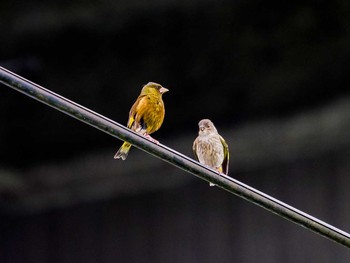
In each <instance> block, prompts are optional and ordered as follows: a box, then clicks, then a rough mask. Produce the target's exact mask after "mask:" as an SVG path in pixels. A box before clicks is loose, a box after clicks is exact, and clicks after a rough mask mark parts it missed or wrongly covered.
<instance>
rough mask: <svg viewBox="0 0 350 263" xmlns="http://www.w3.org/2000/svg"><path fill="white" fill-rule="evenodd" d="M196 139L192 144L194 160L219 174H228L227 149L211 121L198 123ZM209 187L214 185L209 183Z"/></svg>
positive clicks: (205, 120)
mask: <svg viewBox="0 0 350 263" xmlns="http://www.w3.org/2000/svg"><path fill="white" fill-rule="evenodd" d="M198 126H199V132H198V137H197V138H196V139H195V141H194V142H193V147H192V149H193V152H194V155H195V157H196V159H197V160H198V161H199V162H200V163H201V164H205V165H207V166H209V167H211V168H214V169H215V170H217V171H218V172H219V173H224V174H228V166H229V157H230V154H229V149H228V145H227V143H226V142H225V140H224V138H223V137H221V136H220V135H219V133H218V131H217V130H216V128H215V126H214V124H213V123H212V122H211V120H208V119H203V120H201V121H200V122H199V123H198ZM210 186H214V184H212V183H210Z"/></svg>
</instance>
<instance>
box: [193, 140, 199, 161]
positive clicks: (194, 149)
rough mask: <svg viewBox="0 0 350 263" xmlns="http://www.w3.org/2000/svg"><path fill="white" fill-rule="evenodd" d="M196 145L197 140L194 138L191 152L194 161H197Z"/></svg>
mask: <svg viewBox="0 0 350 263" xmlns="http://www.w3.org/2000/svg"><path fill="white" fill-rule="evenodd" d="M197 143H198V138H196V139H195V140H194V142H193V146H192V150H193V154H194V157H195V158H196V160H197V161H198V155H197V151H196V149H197Z"/></svg>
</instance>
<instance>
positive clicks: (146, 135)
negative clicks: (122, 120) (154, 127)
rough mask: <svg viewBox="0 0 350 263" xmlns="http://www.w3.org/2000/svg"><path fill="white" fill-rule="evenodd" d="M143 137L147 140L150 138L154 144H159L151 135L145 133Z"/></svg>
mask: <svg viewBox="0 0 350 263" xmlns="http://www.w3.org/2000/svg"><path fill="white" fill-rule="evenodd" d="M145 137H146V138H147V139H148V140H150V141H151V142H154V143H155V144H159V141H157V140H156V139H153V138H152V137H151V135H149V134H147V133H145Z"/></svg>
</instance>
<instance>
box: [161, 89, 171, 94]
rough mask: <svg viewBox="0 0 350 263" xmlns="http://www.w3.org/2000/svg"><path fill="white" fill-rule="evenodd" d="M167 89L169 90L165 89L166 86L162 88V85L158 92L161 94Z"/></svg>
mask: <svg viewBox="0 0 350 263" xmlns="http://www.w3.org/2000/svg"><path fill="white" fill-rule="evenodd" d="M168 91H169V90H168V89H166V88H164V87H161V88H160V89H159V92H160V94H163V93H165V92H168Z"/></svg>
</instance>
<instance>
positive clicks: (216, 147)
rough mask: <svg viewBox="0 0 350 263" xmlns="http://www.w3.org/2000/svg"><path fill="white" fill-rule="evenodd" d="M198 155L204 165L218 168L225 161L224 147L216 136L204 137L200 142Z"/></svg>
mask: <svg viewBox="0 0 350 263" xmlns="http://www.w3.org/2000/svg"><path fill="white" fill-rule="evenodd" d="M197 155H198V158H199V160H200V161H201V162H202V163H205V164H207V165H210V166H218V165H220V164H221V163H222V161H223V156H224V152H223V146H222V143H221V141H220V139H219V138H217V137H216V136H214V137H213V136H202V137H200V138H199V140H198V144H197Z"/></svg>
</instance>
